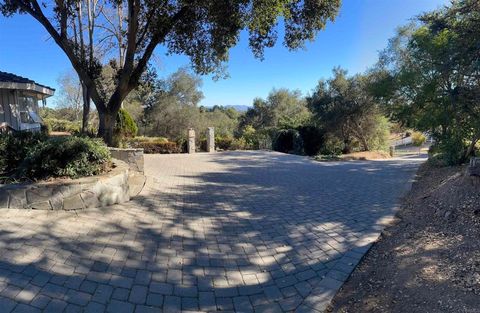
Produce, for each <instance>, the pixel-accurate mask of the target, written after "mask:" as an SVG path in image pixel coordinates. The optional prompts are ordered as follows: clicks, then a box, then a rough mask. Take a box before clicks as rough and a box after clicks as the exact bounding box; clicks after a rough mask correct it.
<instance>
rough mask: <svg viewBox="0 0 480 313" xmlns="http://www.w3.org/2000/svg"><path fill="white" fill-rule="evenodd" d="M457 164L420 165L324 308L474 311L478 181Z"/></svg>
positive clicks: (479, 266)
mask: <svg viewBox="0 0 480 313" xmlns="http://www.w3.org/2000/svg"><path fill="white" fill-rule="evenodd" d="M463 170H464V168H462V167H446V168H432V167H430V166H429V165H428V164H424V165H422V167H421V168H420V170H419V172H418V175H417V181H416V182H415V183H414V184H413V187H412V190H411V191H410V193H409V194H408V195H407V196H406V198H405V199H404V201H403V205H402V209H401V210H400V212H399V214H398V218H397V220H396V222H395V224H394V225H392V226H391V227H389V228H387V229H386V230H385V231H384V233H383V234H382V237H381V239H380V240H379V241H378V242H377V243H376V244H375V245H374V246H373V247H372V249H371V250H370V251H369V252H368V253H367V255H366V256H365V258H364V259H363V260H362V262H361V263H360V265H359V266H358V267H357V268H356V270H355V271H354V272H353V274H352V275H351V276H350V278H349V280H348V281H347V282H346V283H345V285H344V286H343V287H342V289H341V290H340V292H339V293H338V294H337V295H336V296H335V298H334V300H333V301H332V304H331V305H330V307H329V308H328V309H327V312H344V313H346V312H349V313H360V312H422V313H423V312H428V313H431V312H465V313H467V312H468V313H474V312H475V313H477V312H480V187H479V186H478V185H477V186H474V185H472V184H471V183H470V182H469V181H467V180H465V179H464V177H463V175H462V174H463Z"/></svg>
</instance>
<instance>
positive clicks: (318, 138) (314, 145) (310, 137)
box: [298, 126, 325, 156]
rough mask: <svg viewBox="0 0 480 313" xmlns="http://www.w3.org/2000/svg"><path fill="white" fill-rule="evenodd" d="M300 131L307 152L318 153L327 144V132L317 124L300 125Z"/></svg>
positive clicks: (310, 153) (307, 153)
mask: <svg viewBox="0 0 480 313" xmlns="http://www.w3.org/2000/svg"><path fill="white" fill-rule="evenodd" d="M298 132H299V133H300V136H301V137H302V141H303V151H304V152H305V154H306V155H310V156H311V155H317V154H318V153H319V152H320V150H321V149H322V147H323V146H324V144H325V132H324V131H323V130H322V129H320V128H318V127H315V126H300V127H299V128H298Z"/></svg>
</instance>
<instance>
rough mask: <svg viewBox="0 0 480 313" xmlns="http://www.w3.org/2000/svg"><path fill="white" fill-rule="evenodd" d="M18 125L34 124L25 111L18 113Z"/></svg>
mask: <svg viewBox="0 0 480 313" xmlns="http://www.w3.org/2000/svg"><path fill="white" fill-rule="evenodd" d="M20 123H24V124H32V123H35V122H34V121H33V119H32V118H31V117H30V114H29V113H28V112H27V111H20Z"/></svg>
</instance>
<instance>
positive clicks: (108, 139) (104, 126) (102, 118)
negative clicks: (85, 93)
mask: <svg viewBox="0 0 480 313" xmlns="http://www.w3.org/2000/svg"><path fill="white" fill-rule="evenodd" d="M116 117H117V112H112V111H109V110H106V111H103V110H102V111H98V119H99V125H98V137H101V138H103V140H104V141H105V143H106V144H107V145H108V146H109V147H112V146H113V145H114V142H113V131H114V127H115V122H116Z"/></svg>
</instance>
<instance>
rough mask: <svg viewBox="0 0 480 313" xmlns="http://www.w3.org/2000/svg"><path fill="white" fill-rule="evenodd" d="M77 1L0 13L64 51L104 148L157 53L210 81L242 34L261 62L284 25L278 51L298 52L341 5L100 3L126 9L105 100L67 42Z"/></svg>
mask: <svg viewBox="0 0 480 313" xmlns="http://www.w3.org/2000/svg"><path fill="white" fill-rule="evenodd" d="M79 1H82V0H50V1H38V0H0V10H1V12H2V13H3V14H4V15H6V16H10V15H13V14H15V13H20V14H29V15H31V16H32V17H34V18H35V19H36V20H37V21H38V22H39V23H40V24H41V25H42V26H43V27H44V28H45V29H46V30H47V32H48V33H49V34H50V36H51V37H52V38H53V40H54V41H55V42H56V44H57V45H58V46H59V47H60V48H61V49H62V50H63V51H64V52H65V54H66V55H67V57H68V59H69V60H70V62H71V63H72V66H73V68H74V69H75V71H76V72H77V73H78V75H79V77H80V80H81V81H82V83H83V84H84V85H85V86H86V88H87V89H88V91H89V96H90V97H91V99H92V100H93V102H94V103H95V106H96V107H97V110H98V113H99V119H100V125H99V136H102V137H103V138H104V139H105V141H106V142H107V143H111V142H112V131H113V127H114V123H115V117H116V114H117V112H118V110H119V109H120V106H121V103H122V101H123V100H124V99H125V97H126V96H127V95H128V94H129V92H130V91H132V90H133V89H134V88H136V87H137V85H138V84H139V80H140V78H141V76H142V73H143V72H144V71H145V69H146V67H147V64H148V62H149V60H150V58H151V56H152V54H153V52H154V50H155V48H156V47H157V46H159V45H162V46H164V47H165V48H166V51H167V53H173V54H184V55H186V56H188V57H189V58H190V60H191V63H192V66H193V68H194V69H195V70H196V72H197V73H199V74H208V73H212V72H215V71H217V70H219V69H221V68H222V65H223V64H224V63H225V62H226V61H227V59H228V51H229V49H230V48H231V47H233V46H234V45H235V44H236V43H237V42H238V40H239V37H240V32H241V31H242V30H246V31H247V32H248V34H249V43H250V47H251V50H252V51H253V54H254V55H255V56H256V57H259V58H262V57H263V51H264V48H265V47H272V46H273V45H274V44H275V42H276V40H277V36H278V33H277V28H278V27H277V26H278V25H279V24H281V25H283V26H284V45H285V46H286V47H287V48H289V49H297V48H299V47H302V46H303V44H304V42H305V41H306V40H313V39H314V37H315V35H316V33H317V32H318V31H319V30H321V29H323V28H324V27H325V25H326V23H327V21H328V20H333V19H334V18H335V16H336V15H337V13H338V9H339V6H340V0H217V1H215V0H176V1H175V0H104V1H103V2H102V3H101V6H102V7H103V8H106V9H110V10H116V9H117V8H119V6H121V7H122V8H125V9H126V10H125V14H124V18H125V21H124V22H125V24H126V27H125V31H124V32H123V34H122V36H123V38H122V40H121V45H122V46H123V48H124V56H123V64H119V65H118V66H117V68H116V70H117V79H116V84H115V89H114V91H113V93H106V92H104V88H103V87H102V85H101V79H99V77H100V74H99V72H100V70H101V65H102V64H101V62H100V60H96V62H92V60H89V62H84V60H83V59H82V53H83V52H82V51H81V49H79V47H78V44H76V43H75V40H73V35H72V34H73V33H74V30H73V28H74V25H75V23H72V21H74V20H75V18H76V15H77V14H78V11H77V8H78V2H79ZM102 23H105V25H106V24H107V23H108V21H106V20H105V21H102V20H101V19H100V20H98V21H96V27H101V24H102ZM97 40H101V38H98V37H97ZM121 48H122V47H121Z"/></svg>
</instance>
